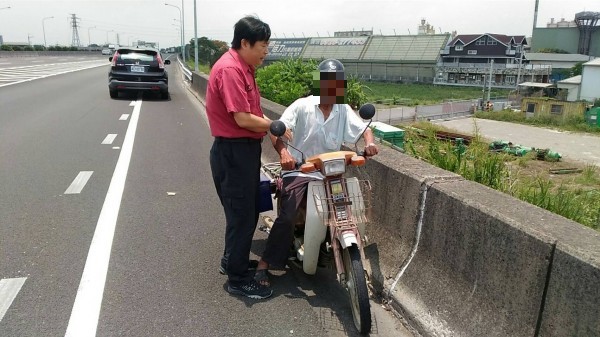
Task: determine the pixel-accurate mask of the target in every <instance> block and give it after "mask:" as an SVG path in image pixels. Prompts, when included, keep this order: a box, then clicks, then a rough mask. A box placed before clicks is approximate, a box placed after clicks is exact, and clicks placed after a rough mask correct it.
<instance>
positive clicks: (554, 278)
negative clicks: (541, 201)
mask: <svg viewBox="0 0 600 337" xmlns="http://www.w3.org/2000/svg"><path fill="white" fill-rule="evenodd" d="M193 81H194V82H195V83H194V84H193V86H192V87H193V88H194V90H196V91H197V92H198V95H199V96H201V97H203V96H204V95H205V92H206V81H207V78H206V77H205V76H200V75H198V74H194V79H193ZM283 109H284V107H283V106H281V105H278V104H276V103H273V102H269V101H267V100H264V99H263V110H264V112H265V114H266V115H267V116H269V117H270V118H272V119H276V118H278V116H280V115H281V113H282V112H283ZM263 152H264V153H263V156H264V157H265V158H267V160H269V161H276V160H278V158H277V155H276V154H275V152H274V151H273V150H272V148H271V146H270V145H269V144H268V143H264V144H263ZM352 174H353V175H355V176H357V177H359V178H360V179H368V180H370V181H371V184H372V186H373V223H372V224H371V225H370V226H369V228H368V230H367V235H368V238H369V243H370V245H369V246H368V247H366V254H367V258H368V261H367V267H368V269H370V276H371V281H372V283H373V285H374V287H375V289H376V290H377V291H379V292H381V293H382V294H384V297H388V295H389V300H390V302H391V304H392V305H393V306H394V307H395V308H396V309H397V310H398V311H400V312H401V313H402V314H403V315H404V317H405V318H406V319H407V320H409V322H410V323H411V325H413V327H415V328H416V329H417V330H418V331H419V332H421V333H422V334H423V335H426V336H557V337H558V336H561V337H562V336H600V304H599V303H600V233H599V232H596V231H594V230H591V229H589V228H586V227H583V226H582V225H580V224H577V223H574V222H572V221H570V220H567V219H565V218H563V217H560V216H558V215H555V214H553V213H550V212H548V211H545V210H543V209H541V208H538V207H535V206H532V205H530V204H527V203H524V202H521V201H519V200H517V199H514V198H512V197H510V196H508V195H505V194H503V193H500V192H497V191H494V190H492V189H490V188H487V187H485V186H483V185H480V184H477V183H474V182H470V181H466V180H464V179H463V178H462V177H460V176H458V175H456V174H453V173H450V172H447V171H444V170H441V169H439V168H436V167H434V166H432V165H429V164H427V163H425V162H422V161H420V160H417V159H415V158H412V157H410V156H407V155H404V154H402V153H399V152H397V151H395V150H392V149H390V148H386V147H383V146H382V147H381V153H380V155H378V156H377V157H375V158H374V159H372V160H369V161H368V163H367V165H366V166H364V167H361V168H357V169H354V170H353V172H352ZM411 252H413V253H414V255H413V256H412V259H411ZM409 261H410V262H409ZM400 271H402V273H400ZM400 275H401V277H399V276H400Z"/></svg>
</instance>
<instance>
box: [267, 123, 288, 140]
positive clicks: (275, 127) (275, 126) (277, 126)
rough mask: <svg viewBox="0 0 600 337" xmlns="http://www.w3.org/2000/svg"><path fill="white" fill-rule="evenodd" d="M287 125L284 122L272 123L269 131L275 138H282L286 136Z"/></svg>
mask: <svg viewBox="0 0 600 337" xmlns="http://www.w3.org/2000/svg"><path fill="white" fill-rule="evenodd" d="M285 130H286V127H285V123H283V122H282V121H272V122H271V126H270V127H269V131H271V134H272V135H273V136H275V137H281V136H283V135H284V134H285Z"/></svg>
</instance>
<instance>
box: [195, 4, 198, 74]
mask: <svg viewBox="0 0 600 337" xmlns="http://www.w3.org/2000/svg"><path fill="white" fill-rule="evenodd" d="M194 70H195V71H198V19H197V17H196V0H194Z"/></svg>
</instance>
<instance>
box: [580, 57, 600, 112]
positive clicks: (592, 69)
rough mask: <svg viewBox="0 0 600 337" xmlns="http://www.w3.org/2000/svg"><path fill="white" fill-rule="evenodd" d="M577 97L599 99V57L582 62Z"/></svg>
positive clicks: (587, 99)
mask: <svg viewBox="0 0 600 337" xmlns="http://www.w3.org/2000/svg"><path fill="white" fill-rule="evenodd" d="M579 99H582V100H586V101H590V102H593V101H594V100H597V99H600V58H597V59H594V60H591V61H589V62H586V63H584V64H583V70H582V72H581V87H580V88H579Z"/></svg>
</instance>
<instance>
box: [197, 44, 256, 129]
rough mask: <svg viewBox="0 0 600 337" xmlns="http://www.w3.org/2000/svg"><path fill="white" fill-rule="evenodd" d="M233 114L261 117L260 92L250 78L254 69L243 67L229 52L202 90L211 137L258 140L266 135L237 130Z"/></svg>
mask: <svg viewBox="0 0 600 337" xmlns="http://www.w3.org/2000/svg"><path fill="white" fill-rule="evenodd" d="M234 113H251V114H253V115H256V116H259V117H261V118H262V117H263V112H262V109H261V107H260V92H259V91H258V86H257V85H256V80H255V79H254V67H253V66H251V65H249V64H247V63H246V62H245V61H244V60H243V59H242V57H241V56H240V55H239V54H238V52H237V51H236V50H235V49H229V51H228V52H226V53H225V54H223V56H221V58H220V59H219V60H218V61H217V63H215V65H214V66H213V67H212V69H211V71H210V76H209V79H208V87H207V89H206V115H207V116H208V123H209V125H210V132H211V134H212V135H213V137H225V138H240V137H249V138H261V137H263V136H265V135H266V134H267V133H266V132H254V131H250V130H248V129H244V128H242V127H239V126H238V125H237V123H236V122H235V119H234V118H233V114H234Z"/></svg>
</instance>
